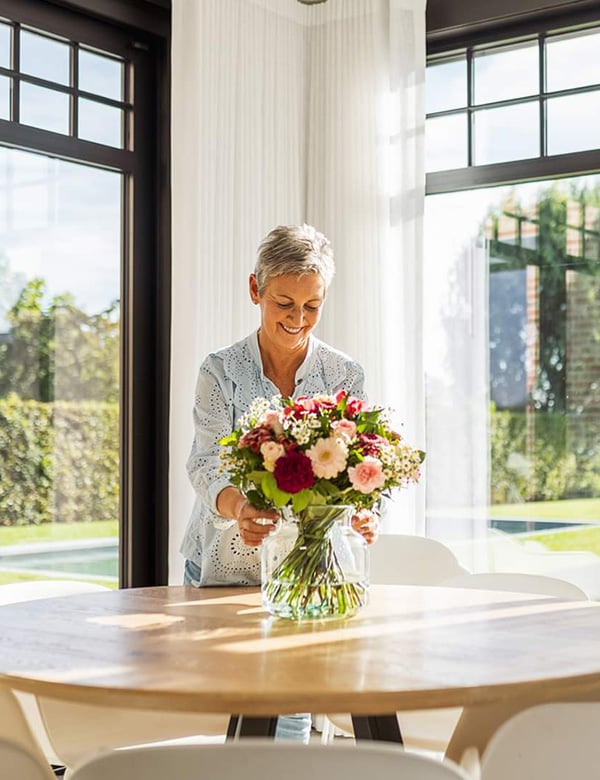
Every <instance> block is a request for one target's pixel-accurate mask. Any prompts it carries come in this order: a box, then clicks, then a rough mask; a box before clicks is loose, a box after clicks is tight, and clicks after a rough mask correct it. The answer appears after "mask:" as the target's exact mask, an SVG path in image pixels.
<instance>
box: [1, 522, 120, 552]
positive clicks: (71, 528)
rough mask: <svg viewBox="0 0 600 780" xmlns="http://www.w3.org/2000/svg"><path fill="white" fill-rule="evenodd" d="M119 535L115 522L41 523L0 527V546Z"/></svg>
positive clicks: (117, 525)
mask: <svg viewBox="0 0 600 780" xmlns="http://www.w3.org/2000/svg"><path fill="white" fill-rule="evenodd" d="M118 535H119V524H118V522H117V521H116V520H106V521H90V522H88V523H42V524H41V525H17V526H10V527H3V526H0V546H2V545H3V544H28V543H32V542H65V541H75V540H79V539H102V538H106V537H109V536H118Z"/></svg>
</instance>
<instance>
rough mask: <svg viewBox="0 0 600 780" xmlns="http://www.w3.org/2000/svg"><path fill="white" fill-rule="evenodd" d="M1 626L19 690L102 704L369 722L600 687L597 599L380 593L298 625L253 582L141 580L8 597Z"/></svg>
mask: <svg viewBox="0 0 600 780" xmlns="http://www.w3.org/2000/svg"><path fill="white" fill-rule="evenodd" d="M0 627H1V637H0V675H4V676H6V677H7V678H9V681H10V684H11V685H12V686H13V687H15V688H17V689H20V690H24V691H32V692H35V693H38V694H40V695H43V694H45V695H48V696H53V697H55V698H60V699H68V700H71V701H82V702H95V703H98V704H102V703H105V704H111V703H112V704H118V705H123V706H124V705H127V706H135V707H153V708H161V709H171V710H181V711H197V712H218V713H244V714H246V715H271V714H277V713H279V714H284V713H286V712H352V713H354V714H356V715H374V714H386V713H392V712H394V711H396V710H402V709H420V708H430V707H444V706H455V705H463V704H476V703H484V702H488V701H496V700H498V699H508V698H510V697H519V696H522V695H532V694H533V695H536V696H538V697H540V698H552V696H553V695H558V694H564V693H565V692H570V691H574V692H575V691H578V690H582V689H583V688H584V687H589V686H591V687H595V686H598V687H599V690H600V653H599V652H598V645H597V644H596V642H597V641H598V639H600V604H597V603H594V602H572V601H562V600H557V599H552V598H548V597H542V596H532V595H525V594H514V593H512V594H511V593H499V592H492V591H478V590H471V589H464V590H462V589H459V588H437V587H424V586H420V587H419V586H416V587H413V586H383V585H381V586H372V587H371V592H370V604H369V605H368V606H367V607H365V608H364V609H363V610H362V612H360V613H359V614H358V615H357V616H355V617H353V618H350V619H345V620H329V621H306V622H293V621H289V620H283V619H277V618H273V617H271V616H270V615H268V614H267V613H266V612H265V611H264V610H263V608H262V607H261V604H260V594H259V592H258V590H257V589H255V588H203V589H199V590H196V589H194V588H191V587H187V588H186V587H183V586H182V587H174V586H172V587H158V588H140V589H133V590H121V591H106V592H99V593H86V594H82V595H74V596H64V597H60V598H51V599H45V600H40V601H33V602H30V603H20V604H13V605H7V606H2V607H0ZM0 680H1V677H0Z"/></svg>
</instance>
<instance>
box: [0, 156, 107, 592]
mask: <svg viewBox="0 0 600 780" xmlns="http://www.w3.org/2000/svg"><path fill="white" fill-rule="evenodd" d="M121 183H122V176H121V174H118V173H115V172H112V171H105V170H101V169H98V168H92V167H89V166H85V165H82V164H77V163H71V162H65V161H63V160H58V159H54V158H50V157H46V156H44V155H41V154H31V153H26V152H21V151H17V150H11V149H6V148H2V147H0V204H2V210H3V211H4V209H3V207H4V204H5V203H10V209H7V210H6V211H4V215H5V219H4V221H3V220H2V219H0V246H1V247H2V252H1V253H0V450H1V452H2V457H1V458H0V485H1V486H2V488H3V489H2V490H0V516H1V517H2V523H1V524H0V581H2V582H7V581H10V580H11V578H13V579H35V578H39V577H47V576H48V573H49V572H53V573H56V576H63V577H67V578H70V579H71V578H77V577H81V578H83V579H88V580H95V581H101V582H104V583H105V584H108V585H112V586H114V587H116V586H117V582H118V525H119V459H120V455H119V416H120V411H119V393H120V390H119V388H120V378H119V349H120V347H119V345H120V313H119V299H120V267H121V244H122V241H121V227H122V226H121V209H122V196H121V190H122V187H121ZM10 309H12V313H11V316H10V317H8V316H7V314H8V311H9V310H10ZM7 442H10V445H9V446H8V447H7V444H6V443H7Z"/></svg>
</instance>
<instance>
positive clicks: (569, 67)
mask: <svg viewBox="0 0 600 780" xmlns="http://www.w3.org/2000/svg"><path fill="white" fill-rule="evenodd" d="M546 70H547V76H546V82H547V84H546V89H547V90H548V91H549V92H553V91H554V90H558V89H570V88H573V87H584V86H587V85H589V84H600V32H593V33H580V34H579V35H577V36H569V37H564V38H563V37H559V38H549V39H548V41H547V43H546Z"/></svg>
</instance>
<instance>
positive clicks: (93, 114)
mask: <svg viewBox="0 0 600 780" xmlns="http://www.w3.org/2000/svg"><path fill="white" fill-rule="evenodd" d="M79 137H80V138H83V140H84V141H95V142H96V143H98V144H106V145H107V146H116V147H119V148H122V147H123V140H122V139H123V111H121V109H119V108H113V107H112V106H105V105H103V104H102V103H96V102H95V101H93V100H86V99H85V98H80V99H79Z"/></svg>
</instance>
